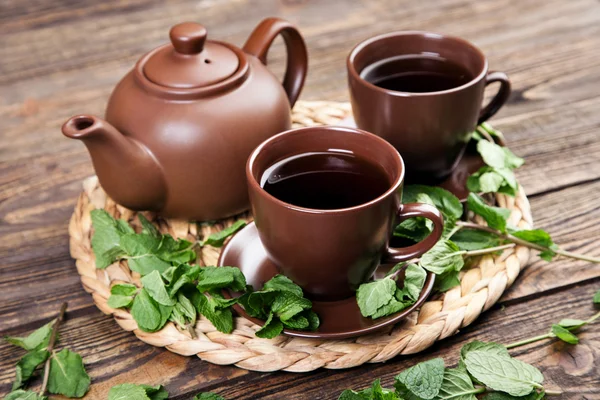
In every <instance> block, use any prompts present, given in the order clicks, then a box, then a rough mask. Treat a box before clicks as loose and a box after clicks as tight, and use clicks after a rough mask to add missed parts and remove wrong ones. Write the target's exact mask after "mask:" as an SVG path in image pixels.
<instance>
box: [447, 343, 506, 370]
mask: <svg viewBox="0 0 600 400" xmlns="http://www.w3.org/2000/svg"><path fill="white" fill-rule="evenodd" d="M476 350H479V351H485V352H487V353H490V354H495V355H498V356H503V357H510V354H509V353H508V350H507V349H506V347H505V346H504V345H502V344H500V343H495V342H480V341H479V340H475V341H473V342H469V343H467V344H465V345H464V346H463V347H462V348H461V349H460V359H459V361H458V365H459V367H466V366H465V357H467V354H468V353H469V352H470V351H476Z"/></svg>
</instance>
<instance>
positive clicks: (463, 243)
mask: <svg viewBox="0 0 600 400" xmlns="http://www.w3.org/2000/svg"><path fill="white" fill-rule="evenodd" d="M450 240H452V242H454V244H456V245H457V246H458V248H459V249H461V250H467V251H469V250H481V249H487V248H489V247H495V246H499V245H500V239H499V238H498V235H494V234H493V233H490V232H485V231H479V230H474V229H462V230H460V231H458V232H456V233H455V234H454V235H452V237H451V238H450Z"/></svg>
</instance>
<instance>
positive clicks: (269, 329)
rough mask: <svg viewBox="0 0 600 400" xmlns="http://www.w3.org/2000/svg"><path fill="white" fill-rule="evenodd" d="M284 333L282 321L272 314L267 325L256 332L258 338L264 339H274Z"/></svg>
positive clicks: (266, 322)
mask: <svg viewBox="0 0 600 400" xmlns="http://www.w3.org/2000/svg"><path fill="white" fill-rule="evenodd" d="M282 331H283V324H282V323H281V321H280V320H279V319H278V318H276V317H274V315H273V313H270V314H269V316H268V317H267V320H266V321H265V324H264V325H263V326H262V327H261V328H260V329H259V330H257V331H256V336H257V337H259V338H262V339H273V338H274V337H276V336H277V335H279V334H280V333H281V332H282Z"/></svg>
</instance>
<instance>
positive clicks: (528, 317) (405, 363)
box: [0, 280, 600, 400]
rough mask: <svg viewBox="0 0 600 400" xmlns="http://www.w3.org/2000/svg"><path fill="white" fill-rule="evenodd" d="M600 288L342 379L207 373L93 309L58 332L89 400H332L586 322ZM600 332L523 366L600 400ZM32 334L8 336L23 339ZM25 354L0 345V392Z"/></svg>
mask: <svg viewBox="0 0 600 400" xmlns="http://www.w3.org/2000/svg"><path fill="white" fill-rule="evenodd" d="M598 284H599V281H597V280H596V281H595V282H590V283H587V284H585V285H582V286H578V287H574V288H572V289H570V290H567V291H562V292H560V293H555V294H552V295H548V296H544V297H542V298H539V297H537V298H535V299H531V300H530V301H526V302H523V303H520V304H516V305H512V306H508V307H499V306H497V307H494V309H493V310H491V311H489V312H487V313H485V314H484V315H483V316H482V318H481V319H480V320H479V321H477V322H476V323H474V324H473V325H472V326H470V327H469V328H467V329H465V330H464V331H463V332H462V334H461V335H459V336H455V337H452V338H449V339H448V340H444V341H442V342H441V343H439V344H438V345H436V346H434V347H433V348H432V349H430V350H429V351H427V352H425V353H424V354H421V355H417V356H414V357H400V358H397V359H395V360H393V361H391V362H388V363H386V364H372V365H365V366H362V367H361V368H360V369H351V370H344V371H327V370H319V371H315V372H312V373H308V374H291V373H285V372H279V373H272V374H260V373H254V372H248V371H244V370H240V369H238V368H235V367H222V366H214V365H210V364H208V363H206V362H203V361H201V360H199V359H197V358H186V357H182V356H177V355H174V354H171V353H169V352H168V351H166V350H163V349H159V348H154V347H152V346H148V345H145V344H143V343H141V342H140V341H138V340H137V339H135V337H134V336H133V335H132V334H130V333H127V332H124V331H122V330H121V329H120V328H119V327H118V325H117V324H116V323H115V322H114V321H112V319H111V318H109V317H105V316H102V315H101V314H100V313H99V311H97V310H95V309H93V308H85V309H82V310H80V311H75V313H74V314H75V315H74V316H72V317H71V316H70V317H69V319H68V320H67V322H66V324H65V325H64V328H63V329H62V331H61V334H62V335H61V336H62V342H61V343H62V344H61V346H66V347H69V348H71V349H73V350H75V351H78V352H80V353H81V354H82V356H83V357H84V360H85V363H86V365H87V368H88V371H89V373H90V375H91V376H92V379H93V385H92V392H90V395H89V397H90V398H102V399H104V398H106V392H107V391H108V390H109V388H110V387H112V386H113V385H115V384H119V383H123V382H136V383H152V384H156V383H163V384H165V385H166V387H167V389H168V390H169V391H170V392H171V394H172V395H173V397H172V398H175V399H188V398H189V397H191V395H192V394H194V393H195V392H197V391H200V390H214V391H216V392H219V393H221V394H223V395H224V396H225V397H226V398H228V399H240V400H241V399H257V398H261V399H307V398H310V399H335V398H337V395H339V393H340V392H341V391H342V390H343V389H345V388H348V387H352V388H364V387H366V386H368V385H369V384H370V382H371V381H372V380H373V379H374V378H376V377H381V378H382V383H383V384H385V385H391V383H392V381H393V377H394V376H395V375H396V374H397V373H398V372H399V371H400V370H402V369H404V368H407V367H409V366H411V365H413V364H415V363H417V362H420V361H424V360H426V359H429V358H433V357H443V358H444V359H445V361H446V363H447V364H448V365H451V364H454V363H456V361H457V355H458V352H459V349H460V347H461V346H462V345H463V344H464V343H466V342H468V341H470V340H475V339H477V340H482V341H496V342H500V343H504V344H508V343H512V342H515V341H518V340H521V339H524V338H527V337H530V336H533V335H536V334H541V333H543V332H545V331H546V330H547V329H548V327H549V326H550V325H551V324H552V323H553V322H556V321H558V320H559V319H561V318H563V317H569V318H581V319H586V318H587V317H589V316H591V315H592V314H593V313H594V312H595V310H594V306H593V304H592V296H593V294H594V292H595V291H596V290H597V289H598ZM599 326H600V325H598V324H596V325H593V326H590V327H587V328H585V329H584V332H583V333H582V334H581V335H580V338H581V343H580V344H579V345H577V346H569V345H564V344H562V343H557V342H550V341H546V342H540V343H537V344H534V345H530V346H528V347H527V348H526V349H516V350H514V351H513V354H518V355H519V358H520V359H521V360H523V361H526V362H529V363H532V364H534V365H536V366H537V367H539V368H541V369H542V371H543V373H544V375H545V377H546V382H547V385H548V387H549V388H553V389H561V390H563V391H565V396H563V397H561V398H564V399H582V398H584V396H585V398H588V399H597V398H598V396H600V376H599V375H598V374H597V371H598V368H600V346H598V344H599V343H600V328H599ZM33 328H34V327H33V326H31V325H29V326H27V327H19V328H17V329H11V330H10V331H9V332H8V333H10V334H19V335H20V334H25V333H27V332H28V331H29V330H31V329H33ZM21 353H22V351H20V350H17V349H15V348H13V347H11V346H9V345H8V344H6V343H2V344H0V371H1V372H0V392H5V391H6V390H8V388H9V387H8V385H9V383H10V381H11V379H12V378H13V377H14V371H13V370H12V366H13V365H14V364H15V363H16V362H17V360H18V357H19V356H20V355H21Z"/></svg>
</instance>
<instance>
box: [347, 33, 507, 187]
mask: <svg viewBox="0 0 600 400" xmlns="http://www.w3.org/2000/svg"><path fill="white" fill-rule="evenodd" d="M347 68H348V82H349V86H350V99H351V102H352V111H353V113H354V119H355V121H356V125H357V126H358V127H359V128H361V129H364V130H367V131H369V132H372V133H374V134H376V135H378V136H380V137H382V138H384V139H386V140H387V141H388V142H390V143H391V144H392V145H393V146H394V147H395V148H396V149H397V150H398V151H399V152H400V154H402V157H403V158H404V161H405V162H406V169H407V180H409V181H411V182H413V181H419V182H425V183H431V182H435V181H439V180H441V179H443V178H445V177H446V176H447V175H448V174H449V173H450V172H452V170H453V168H454V167H455V166H456V164H457V163H458V161H459V160H460V157H461V155H462V152H463V151H464V149H465V147H466V142H467V141H468V138H469V134H470V133H471V132H472V131H473V130H474V129H475V127H476V126H477V124H480V123H482V122H484V121H486V120H487V119H489V118H490V117H492V116H493V115H494V114H495V113H496V112H497V111H498V110H499V109H500V108H501V107H502V105H503V104H504V103H505V102H506V100H507V99H508V96H509V94H510V82H509V80H508V77H507V76H506V74H504V73H502V72H488V62H487V59H486V58H485V56H484V55H483V53H482V52H481V50H479V49H478V48H477V47H475V46H474V45H473V44H471V43H469V42H467V41H466V40H463V39H460V38H457V37H452V36H444V35H439V34H435V33H428V32H412V31H407V32H392V33H388V34H384V35H380V36H376V37H373V38H370V39H367V40H365V41H364V42H362V43H360V44H358V45H357V46H356V47H355V48H354V49H353V50H352V52H351V53H350V55H349V56H348V59H347ZM493 82H499V83H500V87H499V90H498V93H497V94H496V95H495V97H494V98H493V99H492V100H491V101H490V103H489V104H488V105H487V106H485V107H483V108H482V101H483V94H484V89H485V87H486V86H487V85H489V84H490V83H493Z"/></svg>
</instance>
